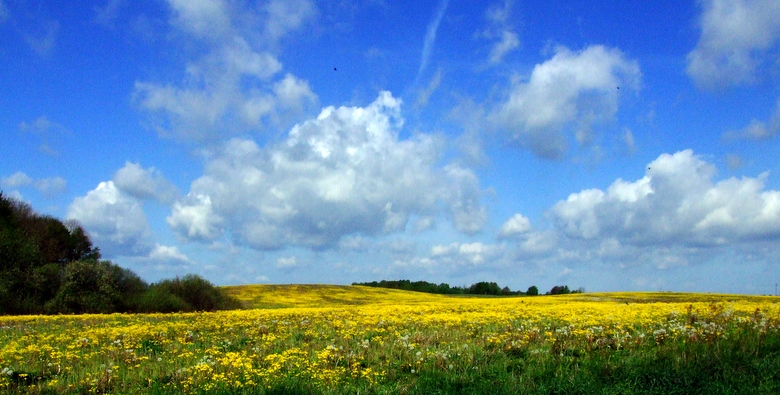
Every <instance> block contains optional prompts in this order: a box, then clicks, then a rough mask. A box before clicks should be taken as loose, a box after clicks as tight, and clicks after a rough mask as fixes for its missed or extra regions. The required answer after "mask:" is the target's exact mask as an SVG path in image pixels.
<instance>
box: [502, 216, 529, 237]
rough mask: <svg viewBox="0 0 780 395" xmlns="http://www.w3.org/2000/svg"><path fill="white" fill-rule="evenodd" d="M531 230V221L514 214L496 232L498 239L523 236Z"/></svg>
mask: <svg viewBox="0 0 780 395" xmlns="http://www.w3.org/2000/svg"><path fill="white" fill-rule="evenodd" d="M531 229H532V227H531V221H530V220H529V219H528V218H527V217H524V216H523V215H522V214H515V215H513V216H512V218H509V219H508V220H507V221H506V222H504V224H503V225H501V229H499V231H498V237H499V238H509V237H517V236H521V235H524V234H526V233H528V232H530V231H531Z"/></svg>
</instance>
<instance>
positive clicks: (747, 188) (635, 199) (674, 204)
mask: <svg viewBox="0 0 780 395" xmlns="http://www.w3.org/2000/svg"><path fill="white" fill-rule="evenodd" d="M714 174H715V168H714V166H712V165H711V164H709V163H707V162H705V161H703V160H702V159H700V158H699V157H697V156H695V155H694V154H693V152H692V151H690V150H686V151H681V152H678V153H676V154H674V155H669V154H664V155H661V156H660V157H658V159H656V160H655V161H653V162H652V163H650V165H649V168H648V170H647V172H646V175H645V176H644V177H643V178H641V179H639V180H637V181H635V182H627V181H623V180H620V179H618V180H617V181H615V182H614V183H613V184H612V185H610V187H609V188H607V190H606V191H602V190H599V189H591V190H585V191H582V192H579V193H575V194H572V195H570V196H569V197H568V199H567V200H565V201H560V202H558V203H557V204H556V205H555V206H554V207H553V208H552V209H551V211H550V214H551V216H552V219H553V221H554V223H555V224H556V226H557V228H558V229H560V230H561V231H562V232H563V233H565V234H566V235H568V236H569V237H573V238H577V239H586V240H594V239H596V240H597V239H615V240H617V241H619V242H620V243H621V244H623V245H636V246H647V245H651V246H652V245H656V246H657V245H664V246H668V245H683V246H684V245H689V246H699V245H700V246H707V245H720V244H726V243H736V242H741V241H751V240H757V239H762V238H778V237H780V191H772V190H770V191H766V190H764V182H765V179H766V178H767V177H768V174H767V173H764V174H762V175H760V176H759V177H757V178H749V177H743V178H741V179H737V178H729V179H726V180H722V181H719V182H713V180H712V178H713V176H714Z"/></svg>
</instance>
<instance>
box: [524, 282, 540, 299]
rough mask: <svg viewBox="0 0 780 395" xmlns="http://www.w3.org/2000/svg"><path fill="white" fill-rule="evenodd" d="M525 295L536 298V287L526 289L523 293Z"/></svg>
mask: <svg viewBox="0 0 780 395" xmlns="http://www.w3.org/2000/svg"><path fill="white" fill-rule="evenodd" d="M525 294H526V295H528V296H536V295H539V288H537V287H536V285H532V286H530V287H528V291H525Z"/></svg>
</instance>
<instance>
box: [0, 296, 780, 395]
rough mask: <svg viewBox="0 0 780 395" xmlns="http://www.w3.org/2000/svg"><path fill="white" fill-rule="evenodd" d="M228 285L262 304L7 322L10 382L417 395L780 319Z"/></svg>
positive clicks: (684, 308)
mask: <svg viewBox="0 0 780 395" xmlns="http://www.w3.org/2000/svg"><path fill="white" fill-rule="evenodd" d="M227 290H228V292H229V293H231V294H232V295H234V296H236V297H238V298H239V299H241V300H242V301H244V303H246V304H247V306H248V307H263V308H252V309H247V310H239V311H227V312H217V313H192V314H149V315H128V314H113V315H84V316H22V317H0V370H2V374H0V390H2V391H5V392H10V393H42V392H46V390H47V389H50V390H52V392H54V393H69V392H72V393H100V392H111V393H145V392H148V391H152V390H153V391H155V392H163V393H179V392H184V393H203V392H235V393H243V392H248V393H262V392H263V391H265V390H270V389H273V388H276V387H277V386H279V385H281V383H295V382H300V383H304V384H305V387H306V388H309V389H311V390H312V391H321V392H325V393H327V392H332V393H339V392H340V391H341V390H342V389H350V391H349V392H354V393H366V392H369V393H370V392H388V393H389V392H395V391H400V392H404V391H408V390H410V389H412V388H414V386H415V383H416V380H417V379H418V377H420V375H421V374H428V373H431V372H439V373H443V374H452V375H461V376H463V375H465V374H471V373H468V372H467V371H468V370H469V369H472V367H474V366H480V364H483V363H492V362H490V361H495V360H497V359H495V358H498V357H501V358H504V359H501V361H510V362H511V361H514V360H515V359H517V360H520V359H521V360H522V361H534V360H535V359H534V358H539V361H542V359H545V358H546V359H549V358H558V357H563V358H575V359H576V358H577V357H578V356H579V355H588V353H617V352H621V351H630V350H634V349H642V350H648V349H652V348H653V347H663V346H664V344H670V343H679V344H684V343H691V344H704V345H706V344H709V343H714V342H717V341H718V340H720V339H724V338H727V337H728V336H734V333H736V332H735V331H736V330H749V331H751V332H750V333H755V334H756V336H758V338H759V339H760V336H777V333H778V328H779V327H778V325H779V324H780V304H778V299H777V298H772V297H743V296H733V295H693V294H667V293H647V294H639V293H625V294H614V293H613V294H579V295H566V296H544V297H542V296H540V297H506V298H498V297H493V298H488V297H485V298H479V297H447V296H438V295H429V294H420V293H412V292H404V291H393V290H384V289H376V288H368V287H357V286H352V287H348V286H345V287H341V286H245V287H229V288H227ZM512 358H514V359H512ZM485 361H488V362H485ZM502 363H504V362H502ZM506 363H509V362H506ZM513 363H514V362H513ZM524 363H525V362H524Z"/></svg>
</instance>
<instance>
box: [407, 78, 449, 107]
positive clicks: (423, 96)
mask: <svg viewBox="0 0 780 395" xmlns="http://www.w3.org/2000/svg"><path fill="white" fill-rule="evenodd" d="M443 75H444V72H442V70H441V68H439V69H437V70H436V74H434V75H433V78H431V82H429V83H428V86H427V87H425V88H424V89H420V91H419V92H418V94H417V101H416V102H415V103H414V105H415V107H418V108H419V107H425V106H427V105H428V99H430V98H431V95H432V94H433V92H436V89H439V85H441V79H442V77H443Z"/></svg>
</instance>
